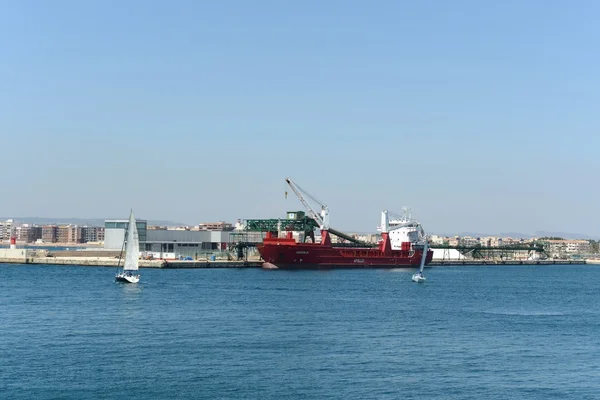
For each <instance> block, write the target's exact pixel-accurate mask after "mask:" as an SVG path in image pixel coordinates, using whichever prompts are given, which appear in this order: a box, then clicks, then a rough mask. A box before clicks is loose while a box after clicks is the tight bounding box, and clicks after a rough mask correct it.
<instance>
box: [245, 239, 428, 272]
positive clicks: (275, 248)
mask: <svg viewBox="0 0 600 400" xmlns="http://www.w3.org/2000/svg"><path fill="white" fill-rule="evenodd" d="M381 236H382V240H381V242H380V243H379V246H378V247H375V248H368V247H334V246H333V245H332V243H331V238H330V236H329V232H328V231H327V230H323V231H322V232H321V243H298V242H296V240H295V239H294V238H293V237H292V233H291V232H288V233H287V237H286V238H277V237H273V235H272V234H271V233H267V237H266V238H265V239H264V240H263V243H261V244H259V245H257V246H256V247H257V249H258V252H259V253H260V255H261V256H262V258H263V260H264V261H265V262H264V264H263V268H268V269H272V268H273V269H274V268H282V269H315V268H318V269H327V268H398V267H413V266H414V267H418V266H419V264H420V263H421V258H422V257H423V245H418V244H416V243H410V242H404V243H402V248H401V249H400V250H392V247H391V244H390V238H389V233H388V232H382V234H381ZM432 257H433V251H431V250H428V251H427V258H426V259H425V263H426V264H427V263H429V262H430V261H431V258H432Z"/></svg>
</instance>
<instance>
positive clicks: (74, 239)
mask: <svg viewBox="0 0 600 400" xmlns="http://www.w3.org/2000/svg"><path fill="white" fill-rule="evenodd" d="M82 233H83V231H82V229H81V228H80V227H79V226H76V225H61V226H59V227H57V228H56V242H57V243H82V242H83V235H82Z"/></svg>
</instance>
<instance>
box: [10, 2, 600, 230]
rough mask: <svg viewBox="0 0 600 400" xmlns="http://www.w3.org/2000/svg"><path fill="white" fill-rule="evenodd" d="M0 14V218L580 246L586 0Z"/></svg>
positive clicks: (585, 212)
mask: <svg viewBox="0 0 600 400" xmlns="http://www.w3.org/2000/svg"><path fill="white" fill-rule="evenodd" d="M0 7H2V12H1V13H0V49H1V51H2V62H1V63H0V76H1V77H2V78H1V81H0V82H1V84H0V140H1V143H2V158H3V162H2V163H3V165H4V167H5V172H4V174H3V187H4V188H5V192H4V193H3V194H2V196H1V197H0V198H1V200H0V215H6V216H10V215H12V216H15V217H18V216H43V217H83V218H96V217H99V218H102V217H126V216H127V213H128V210H129V208H130V207H133V208H134V210H135V211H136V215H138V216H139V217H140V218H147V219H169V220H174V221H181V222H185V223H190V224H191V223H198V222H201V221H211V220H221V219H224V220H229V221H234V220H235V219H237V218H271V217H283V216H284V213H285V211H286V210H292V209H301V208H302V207H301V205H300V203H299V202H298V201H297V200H296V199H295V197H294V196H293V195H291V196H288V198H287V199H285V197H284V192H285V190H286V186H285V181H284V179H285V177H286V176H290V177H292V178H293V179H294V180H295V181H296V182H298V184H300V185H301V186H302V187H304V188H305V189H307V190H308V191H309V192H310V193H311V194H313V195H315V196H316V197H318V198H320V199H322V200H324V201H325V202H326V203H327V204H328V205H329V208H330V212H331V221H332V222H331V224H332V226H334V227H336V228H338V229H343V230H350V231H370V230H374V229H375V227H376V226H377V224H378V222H379V213H380V211H381V209H383V208H387V209H390V210H400V209H401V207H402V206H410V207H411V208H412V210H413V214H414V215H415V216H416V217H418V218H419V219H420V220H421V221H422V222H423V224H424V226H425V228H426V229H427V230H429V231H435V232H444V233H451V232H463V231H477V232H486V233H496V232H506V231H517V232H523V233H530V232H534V231H537V230H553V231H564V232H580V233H585V234H590V235H600V227H599V225H598V217H597V215H598V214H599V213H598V211H599V208H600V205H599V202H598V196H599V194H600V193H599V192H600V189H599V187H600V186H599V185H598V181H599V177H600V157H598V156H597V154H598V145H599V144H600V143H599V142H600V139H598V133H599V128H600V123H599V122H598V111H597V109H598V105H599V104H600V83H599V72H598V65H599V64H600V53H598V51H597V48H598V41H599V39H600V26H599V25H598V24H597V15H599V13H600V3H597V2H594V1H574V2H567V1H533V0H531V1H502V2H493V1H487V2H484V1H466V0H463V1H460V0H457V1H453V2H446V1H441V0H440V1H419V2H408V1H406V2H404V1H334V0H330V1H312V0H306V1H303V2H283V1H254V2H248V1H233V0H230V1H227V0H225V1H219V2H213V1H210V2H209V1H183V0H179V1H177V0H174V1H160V2H159V1H138V0H124V1H85V2H84V1H75V0H73V1H60V0H57V1H53V2H44V1H41V0H38V1H27V0H23V1H18V2H8V1H5V2H0ZM9 171H10V173H9Z"/></svg>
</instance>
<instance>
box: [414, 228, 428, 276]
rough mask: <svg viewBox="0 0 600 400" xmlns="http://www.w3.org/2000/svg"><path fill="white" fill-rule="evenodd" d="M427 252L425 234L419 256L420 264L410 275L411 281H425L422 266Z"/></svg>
mask: <svg viewBox="0 0 600 400" xmlns="http://www.w3.org/2000/svg"><path fill="white" fill-rule="evenodd" d="M426 254H427V236H425V244H424V245H423V256H422V257H421V266H420V267H419V272H416V273H415V274H413V276H412V281H413V282H417V283H423V282H425V280H426V279H425V276H424V275H423V267H425V255H426Z"/></svg>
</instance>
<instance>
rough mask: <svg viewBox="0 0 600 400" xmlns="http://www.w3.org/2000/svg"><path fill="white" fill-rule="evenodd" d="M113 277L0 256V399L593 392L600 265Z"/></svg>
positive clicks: (574, 395)
mask: <svg viewBox="0 0 600 400" xmlns="http://www.w3.org/2000/svg"><path fill="white" fill-rule="evenodd" d="M114 272H115V271H114V270H113V269H108V268H90V267H56V266H53V267H48V266H46V267H42V266H9V265H0V398H3V399H84V398H94V399H123V398H136V399H168V398H172V399H212V398H224V399H282V398H294V399H296V398H298V399H324V398H336V399H349V398H352V399H399V398H403V399H413V398H414V399H417V398H418V399H449V398H457V399H516V398H527V399H549V398H556V399H565V398H570V399H598V398H600V307H599V306H600V304H599V303H600V295H599V292H598V282H600V267H595V266H525V267H523V266H504V267H497V266H494V267H440V268H433V269H430V270H426V275H427V277H428V281H427V282H426V283H425V284H422V285H418V284H415V283H412V282H411V281H410V275H411V272H412V271H407V270H396V271H385V270H380V271H361V270H353V271H328V272H319V271H306V272H304V271H303V272H286V271H263V270H256V269H247V270H244V269H242V270H227V269H222V270H219V269H214V270H148V269H144V270H142V281H141V283H140V284H138V285H122V284H115V283H113V276H114Z"/></svg>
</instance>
